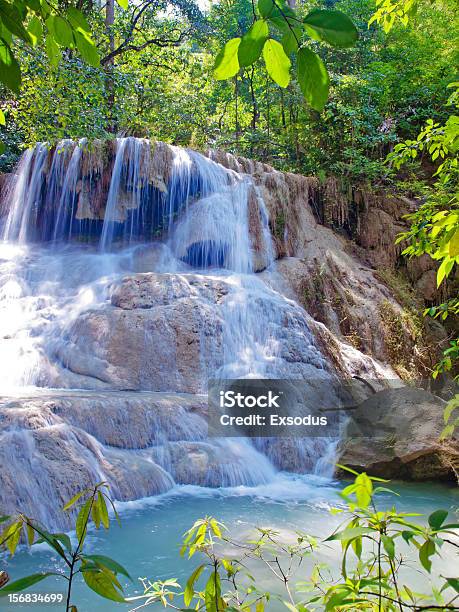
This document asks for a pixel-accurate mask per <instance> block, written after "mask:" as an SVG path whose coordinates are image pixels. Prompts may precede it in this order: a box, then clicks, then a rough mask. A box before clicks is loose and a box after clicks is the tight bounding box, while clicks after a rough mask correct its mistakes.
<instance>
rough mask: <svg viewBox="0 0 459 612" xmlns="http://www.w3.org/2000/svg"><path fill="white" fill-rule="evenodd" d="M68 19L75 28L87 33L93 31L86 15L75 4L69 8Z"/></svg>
mask: <svg viewBox="0 0 459 612" xmlns="http://www.w3.org/2000/svg"><path fill="white" fill-rule="evenodd" d="M67 19H68V20H69V22H70V24H71V25H72V26H73V27H74V28H75V29H80V30H82V31H83V32H87V33H90V32H91V28H90V27H89V24H88V22H87V21H86V17H85V16H84V15H83V13H82V12H81V11H79V10H78V9H76V8H74V7H73V6H70V7H69V8H68V9H67Z"/></svg>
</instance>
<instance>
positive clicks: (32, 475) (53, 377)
mask: <svg viewBox="0 0 459 612" xmlns="http://www.w3.org/2000/svg"><path fill="white" fill-rule="evenodd" d="M122 140H123V139H122ZM124 140H127V141H129V142H124ZM124 140H123V141H122V142H121V144H120V143H118V149H117V150H115V149H114V148H113V147H114V145H107V146H105V147H103V146H102V145H100V147H99V149H98V148H97V147H96V148H92V149H89V150H82V151H78V150H77V149H76V148H73V149H70V150H64V151H63V152H61V155H62V157H61V158H59V159H58V161H53V160H54V158H53V157H52V156H51V157H50V155H51V154H50V153H49V152H47V151H42V150H41V149H38V150H37V151H36V153H35V158H34V159H32V158H28V157H27V156H26V157H25V158H24V159H23V161H22V162H21V164H22V166H20V170H19V173H21V172H22V173H23V174H22V175H21V176H23V177H26V178H25V179H24V180H25V183H27V181H28V182H29V183H28V184H29V187H28V190H29V191H27V190H26V191H27V193H24V192H21V194H20V197H19V195H18V194H17V193H16V196H14V197H13V196H11V192H10V195H9V196H8V197H9V198H10V200H9V201H8V205H5V202H4V205H3V206H2V208H1V210H2V211H3V213H4V214H6V215H7V217H5V218H4V222H5V225H6V230H5V233H6V237H7V238H8V239H9V240H15V241H18V242H19V245H18V244H15V246H14V249H16V251H14V253H13V255H11V253H10V252H9V251H7V252H5V253H3V251H2V252H0V292H1V293H0V297H1V298H2V299H0V308H4V309H5V313H3V314H5V316H4V317H3V321H6V320H9V321H10V326H9V327H8V325H5V326H4V327H3V326H1V327H0V332H1V336H2V342H3V345H2V346H5V347H6V348H5V350H4V353H2V352H1V351H0V356H1V355H2V354H4V355H7V356H8V357H7V358H5V360H4V364H5V367H4V370H5V372H3V373H2V374H1V375H0V376H2V375H3V377H4V378H3V383H4V386H5V387H6V385H7V384H10V383H11V379H12V377H13V375H14V376H16V375H17V374H18V371H20V372H19V374H20V376H19V377H18V380H19V383H18V385H19V386H21V385H22V387H23V390H22V391H18V390H17V388H16V389H15V390H14V392H10V393H9V394H8V393H6V392H5V393H4V397H2V398H1V399H0V459H1V462H2V473H1V476H0V478H1V484H2V486H1V487H0V508H1V509H2V511H5V512H10V511H13V510H15V509H19V508H20V509H21V510H23V511H25V512H29V513H32V510H36V504H35V500H36V496H37V494H38V491H41V492H42V493H43V492H44V495H42V497H43V504H42V507H41V510H40V511H41V516H39V517H37V518H41V519H42V520H43V521H44V522H46V523H47V524H49V525H51V524H54V525H56V524H62V515H61V514H60V512H59V508H60V507H61V506H62V502H64V501H65V500H67V499H68V498H70V497H72V495H73V494H74V493H75V492H76V491H77V490H78V489H79V488H81V487H82V486H85V485H88V484H90V483H92V482H94V481H95V480H97V481H98V480H101V479H102V480H108V481H109V483H110V484H111V487H112V491H113V493H114V495H115V497H116V498H117V499H120V500H127V499H134V498H138V497H143V496H148V495H155V494H158V493H162V492H165V491H167V490H169V489H170V488H171V487H172V486H173V485H174V484H176V483H177V484H197V485H203V486H232V485H239V484H248V485H250V484H259V483H264V482H268V481H269V480H270V479H271V478H272V477H273V474H274V472H275V470H291V471H297V472H310V471H313V470H317V469H318V467H317V466H318V464H319V463H320V462H319V461H318V459H319V458H320V456H321V455H322V454H324V453H325V452H326V450H327V449H328V450H329V449H330V444H329V441H323V440H322V441H307V442H304V443H301V442H299V441H298V440H289V439H278V440H273V441H270V442H269V443H267V442H266V443H261V442H260V441H258V442H255V443H254V444H251V443H250V442H248V441H246V440H242V439H241V440H236V441H233V442H232V443H230V442H229V441H228V440H217V439H208V438H207V425H206V414H207V413H206V411H207V403H206V397H205V393H206V390H207V381H208V379H209V377H213V376H219V377H221V378H237V377H242V376H255V377H257V376H258V377H265V378H290V379H301V380H324V381H327V380H329V381H331V380H332V379H335V378H336V377H339V378H341V379H365V380H367V381H370V383H369V385H368V384H367V386H366V387H365V385H364V387H363V388H364V389H365V392H363V391H361V392H360V395H359V396H358V398H357V400H358V402H359V411H360V412H359V414H360V418H359V426H363V425H365V423H367V422H370V423H372V424H373V426H374V430H376V432H377V433H378V435H377V436H376V438H374V437H373V438H372V436H371V435H369V434H368V431H366V430H365V431H366V433H365V435H362V432H361V430H359V431H358V432H356V431H355V430H353V429H352V427H353V425H354V426H355V421H351V422H350V424H349V425H348V427H347V431H346V433H345V435H344V437H343V440H342V442H341V445H340V447H339V450H338V452H339V454H340V455H341V462H345V463H347V464H350V465H352V466H353V467H356V468H359V469H367V470H369V471H370V472H373V473H376V474H378V475H387V476H391V477H392V476H402V477H405V478H412V479H424V478H426V477H428V478H435V479H438V478H440V479H444V480H453V479H454V478H455V474H456V472H457V462H458V451H457V441H452V442H451V443H448V444H440V443H438V441H437V440H438V434H439V432H440V430H441V428H442V411H443V402H442V400H439V399H438V398H437V397H435V396H434V395H431V394H429V393H428V392H427V391H419V392H418V391H416V390H415V391H413V392H412V393H411V392H410V393H411V394H410V393H408V392H407V391H406V390H404V389H402V390H400V389H397V390H390V389H388V387H391V386H393V384H391V383H389V382H388V381H391V380H392V381H394V380H397V381H398V382H399V381H400V378H402V379H408V380H414V379H418V378H428V376H429V370H430V368H431V366H432V364H433V363H434V362H435V361H436V359H437V355H436V350H437V351H438V344H439V343H440V342H441V341H442V339H444V331H443V330H442V328H441V327H440V326H430V327H428V326H426V325H425V322H424V321H423V320H422V318H420V317H419V315H418V313H417V309H418V308H419V307H420V305H421V301H419V304H418V303H417V300H422V299H426V300H430V299H433V298H434V297H435V292H434V289H433V288H432V283H431V276H432V269H431V267H430V262H427V261H424V260H423V261H421V262H419V263H418V264H417V265H416V266H415V265H411V266H410V267H409V269H408V270H406V271H405V272H406V277H407V278H408V279H411V281H412V284H411V285H410V284H409V283H408V282H407V281H406V280H403V279H401V278H400V275H399V274H398V273H397V270H396V264H397V261H398V257H399V252H398V250H397V248H398V247H395V246H394V245H393V241H394V237H395V235H396V234H397V233H398V232H399V231H400V230H401V229H402V228H403V220H402V213H404V212H405V211H406V209H407V207H409V206H411V204H410V203H409V202H405V201H401V200H396V199H394V198H384V197H383V196H382V195H380V196H371V197H370V196H369V195H368V193H365V192H363V191H361V192H352V193H343V191H342V190H341V188H340V186H339V183H338V182H336V181H335V180H333V179H330V180H329V181H328V182H327V183H325V184H323V185H322V184H320V183H319V181H318V180H317V179H315V178H310V177H302V176H297V175H293V174H288V173H281V172H277V171H275V170H274V169H273V168H271V167H270V166H267V165H265V164H262V163H259V162H253V161H250V160H246V159H240V158H235V157H233V156H231V155H228V154H224V153H215V152H214V153H212V154H209V156H210V158H211V159H212V160H214V161H215V162H218V163H210V162H209V160H208V159H206V158H203V157H202V156H200V155H198V154H197V153H192V154H191V153H190V154H188V153H185V152H183V151H181V150H177V149H175V148H173V147H169V146H168V145H164V144H161V143H156V144H154V145H151V144H150V143H148V142H146V141H137V140H136V139H124ZM134 141H135V142H134ZM133 151H134V152H137V153H136V155H137V157H136V158H135V159H137V162H136V163H137V166H135V168H134V166H133V162H132V154H133ZM72 160H73V162H72ZM72 163H74V164H75V165H78V168H79V171H78V173H76V174H75V176H73V175H72V176H73V179H74V180H73V179H72V180H70V178H69V177H68V173H69V171H70V170H69V169H71V168H72V167H73V166H72V165H71V164H72ZM53 164H54V165H53ZM117 164H118V165H117ZM219 164H220V165H219ZM56 165H57V166H58V167H57V166H56ZM61 166H62V167H61ZM21 167H22V170H21ZM56 167H57V169H56ZM53 168H54V169H53ZM116 168H118V171H119V172H118V171H117V170H116ZM117 172H118V174H117ZM34 173H35V174H34ZM37 173H38V174H37ZM53 173H54V174H53ZM31 176H32V177H35V179H34V180H35V182H34V180H32V179H31V178H30V177H31ZM66 177H67V178H66ZM88 177H92V179H93V180H91V181H89V179H88ZM94 177H96V179H94ZM117 177H118V178H117ZM53 181H54V182H53ZM59 181H61V189H62V192H61V193H60V195H59V197H57V196H56V193H55V191H54V192H53V191H52V190H51V191H50V189H51V188H50V185H52V186H53V189H54V190H56V189H57V188H56V184H57V183H59ZM88 181H89V182H88ZM64 185H73V187H72V190H71V191H70V192H66V191H65V190H64ZM29 204H30V205H29ZM8 211H9V212H8ZM24 211H25V212H24ZM51 237H52V238H53V240H54V241H55V242H52V243H51V246H49V244H48V242H46V244H45V246H43V245H42V244H41V243H40V240H45V241H48V240H49V239H50V238H51ZM64 238H65V241H66V244H65V245H64V246H63V245H62V244H61V242H59V241H62V240H63V239H64ZM99 239H100V242H99V246H98V247H94V245H93V242H94V241H96V240H99ZM21 240H22V241H23V242H22V243H21ZM83 240H84V241H86V243H85V244H84V245H81V243H80V241H83ZM34 241H38V242H39V244H38V246H37V245H36V244H33V242H34ZM117 241H120V242H122V243H123V245H124V247H125V248H124V249H122V250H120V251H118V250H117V248H118V246H119V245H118V244H117ZM123 241H124V242H123ZM75 245H76V246H75ZM14 249H13V250H14ZM418 293H420V295H421V297H420V298H419V297H418V295H417V294H418ZM8 317H9V319H8ZM433 347H437V348H436V349H435V350H434V348H433ZM2 350H3V349H2ZM11 355H13V356H14V355H16V356H17V359H16V366H15V369H11V371H10V370H8V367H10V362H11V361H12V360H11ZM397 384H398V383H397ZM18 385H17V386H18ZM27 385H35V386H38V387H42V388H43V389H36V388H35V390H34V391H33V392H32V391H30V389H29V388H26V386H27ZM76 389H78V390H79V391H76ZM372 389H374V391H373V390H372ZM357 433H359V436H357ZM367 434H368V435H367ZM357 440H358V442H357ZM406 440H408V442H406ZM33 514H34V515H35V516H36V512H35V511H34V512H33Z"/></svg>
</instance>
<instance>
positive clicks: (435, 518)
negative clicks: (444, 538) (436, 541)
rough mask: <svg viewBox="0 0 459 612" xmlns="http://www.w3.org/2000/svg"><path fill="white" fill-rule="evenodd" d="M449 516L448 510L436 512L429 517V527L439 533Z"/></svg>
mask: <svg viewBox="0 0 459 612" xmlns="http://www.w3.org/2000/svg"><path fill="white" fill-rule="evenodd" d="M447 516H448V511H447V510H435V512H432V514H431V515H430V516H429V519H428V520H429V525H430V526H431V527H432V529H434V530H435V531H437V530H438V529H440V527H441V526H442V525H443V523H444V522H445V519H446V518H447Z"/></svg>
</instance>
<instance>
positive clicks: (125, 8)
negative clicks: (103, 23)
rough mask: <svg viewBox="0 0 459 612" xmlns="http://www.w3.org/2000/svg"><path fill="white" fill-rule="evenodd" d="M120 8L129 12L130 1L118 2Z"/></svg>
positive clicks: (121, 0)
mask: <svg viewBox="0 0 459 612" xmlns="http://www.w3.org/2000/svg"><path fill="white" fill-rule="evenodd" d="M116 1H117V3H118V4H119V5H120V7H121V8H122V9H124V10H127V7H128V0H116Z"/></svg>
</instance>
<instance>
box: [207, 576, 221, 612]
mask: <svg viewBox="0 0 459 612" xmlns="http://www.w3.org/2000/svg"><path fill="white" fill-rule="evenodd" d="M220 598H221V585H220V575H219V574H218V572H217V571H216V570H215V571H213V572H212V573H211V574H210V576H209V580H208V581H207V584H206V588H205V603H206V612H219V610H220V606H219V605H218V604H219V603H220Z"/></svg>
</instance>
